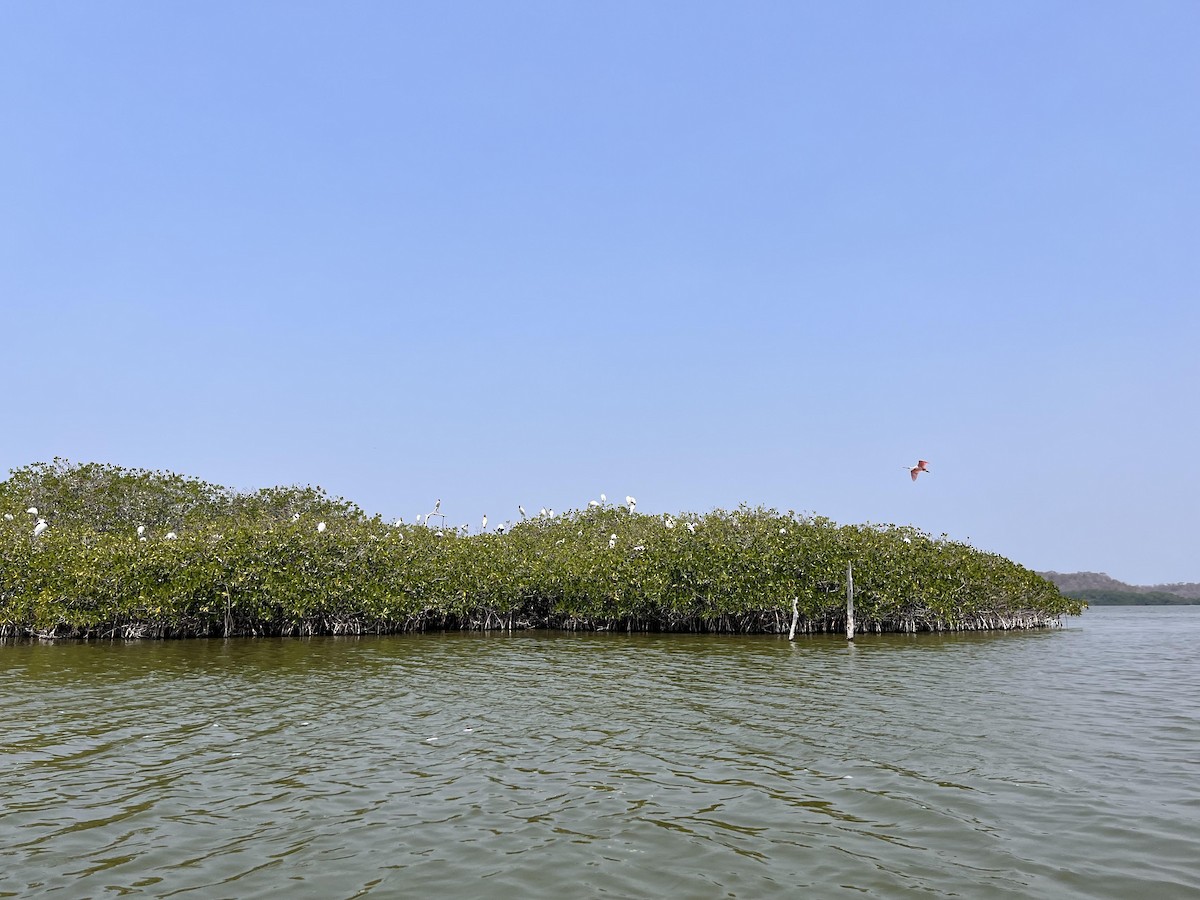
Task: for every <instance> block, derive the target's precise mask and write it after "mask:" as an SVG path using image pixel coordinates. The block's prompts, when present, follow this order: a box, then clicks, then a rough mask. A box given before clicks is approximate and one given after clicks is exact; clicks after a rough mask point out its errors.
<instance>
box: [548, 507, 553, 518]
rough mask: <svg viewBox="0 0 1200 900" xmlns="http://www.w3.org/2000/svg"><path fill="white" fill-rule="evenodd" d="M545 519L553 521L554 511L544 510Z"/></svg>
mask: <svg viewBox="0 0 1200 900" xmlns="http://www.w3.org/2000/svg"><path fill="white" fill-rule="evenodd" d="M546 518H547V519H553V518H554V510H552V509H548V510H546Z"/></svg>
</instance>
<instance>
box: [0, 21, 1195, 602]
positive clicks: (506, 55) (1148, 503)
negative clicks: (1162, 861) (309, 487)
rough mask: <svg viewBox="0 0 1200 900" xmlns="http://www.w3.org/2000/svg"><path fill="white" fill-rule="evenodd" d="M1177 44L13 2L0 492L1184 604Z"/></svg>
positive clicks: (2, 167) (975, 24)
mask: <svg viewBox="0 0 1200 900" xmlns="http://www.w3.org/2000/svg"><path fill="white" fill-rule="evenodd" d="M1197 46H1200V5H1197V4H1196V3H1194V2H1191V0H1186V2H1150V3H1145V4H1130V3H1105V2H1091V0H1089V2H1056V3H1042V2H1037V3H1034V2H1004V3H1000V2H994V3H970V4H967V3H948V2H936V3H935V2H915V3H908V4H888V3H882V2H873V3H853V2H847V3H840V2H839V3H832V2H830V3H796V2H778V3H775V2H749V3H711V2H686V3H684V2H647V0H638V2H605V3H582V2H581V3H567V2H557V0H556V2H519V0H515V2H503V3H501V2H454V0H439V2H408V3H382V2H359V3H352V4H351V3H332V2H329V3H304V2H286V3H283V2H279V3H273V2H253V3H243V2H236V3H234V2H204V3H169V4H168V3H150V2H110V3H104V4H98V3H82V2H75V3H64V2H53V0H51V2H39V3H36V4H17V3H11V4H5V5H3V6H0V121H2V122H3V123H4V129H3V134H4V138H3V140H0V313H2V317H0V323H2V324H3V348H4V357H5V361H4V370H5V383H6V388H7V389H6V391H5V410H6V415H5V426H6V427H5V428H4V429H3V430H2V431H0V470H2V471H7V470H9V469H12V468H15V467H18V466H22V465H25V464H28V463H31V462H35V461H40V460H47V459H50V458H52V457H54V456H62V457H66V458H68V459H71V460H73V461H77V462H84V461H103V462H109V463H115V464H118V465H124V466H131V467H145V468H165V469H171V470H174V471H177V472H183V473H186V474H190V475H195V476H198V477H201V478H205V479H207V480H210V481H214V482H218V483H221V484H226V485H230V486H233V487H237V488H257V487H263V486H268V485H273V484H293V483H299V484H310V483H311V484H319V485H321V486H323V487H325V488H326V489H327V490H329V491H331V492H333V493H335V494H338V495H341V496H345V497H347V498H349V499H352V500H354V501H355V502H357V503H359V504H360V505H361V506H362V507H363V508H365V509H366V510H367V511H368V512H373V513H374V512H378V513H382V514H384V515H386V516H389V517H392V516H403V517H405V518H406V519H410V520H411V518H412V517H413V516H414V515H416V514H417V513H419V512H424V511H428V510H429V509H430V508H431V507H432V505H433V502H434V501H435V500H436V499H437V498H439V497H440V498H442V501H443V503H442V506H443V509H444V510H445V511H446V512H447V513H448V514H449V515H450V518H451V520H452V521H454V522H469V523H471V524H472V525H473V526H474V527H476V528H477V526H478V522H479V518H480V516H481V515H482V514H483V513H487V514H488V516H489V520H490V521H491V523H493V524H494V523H496V522H499V521H502V520H504V519H506V518H515V517H516V506H517V504H518V503H523V504H524V505H525V506H526V507H527V508H539V507H541V506H551V507H554V508H555V509H559V510H562V509H566V508H569V507H579V506H583V505H585V504H586V503H587V501H588V500H589V499H592V498H593V497H596V496H598V495H599V494H600V493H601V492H602V491H603V492H606V493H607V495H608V496H609V498H623V497H624V496H625V495H626V494H633V495H634V496H636V497H637V498H638V501H639V510H642V511H647V512H663V511H670V512H677V511H688V510H690V511H705V510H708V509H712V508H714V507H726V508H728V507H732V506H735V505H737V504H738V503H739V502H742V501H745V502H748V503H750V504H764V505H767V506H772V507H775V508H777V509H780V510H787V509H794V510H796V511H798V512H800V511H803V512H814V513H818V514H821V515H826V516H829V517H831V518H833V519H835V520H837V521H839V522H865V521H871V522H879V523H889V522H894V523H904V524H913V525H916V526H919V527H921V528H924V529H926V530H928V531H930V532H932V533H934V534H942V533H945V534H948V535H949V536H951V537H953V538H956V539H959V540H965V541H969V542H970V543H972V544H973V545H975V546H978V547H981V548H983V549H986V550H990V551H995V552H998V553H1001V554H1004V555H1005V556H1009V557H1011V558H1013V559H1015V560H1016V561H1018V562H1021V563H1023V564H1025V565H1027V566H1030V567H1032V568H1036V569H1057V570H1059V571H1075V570H1091V571H1103V572H1107V573H1109V574H1110V575H1112V576H1113V577H1116V578H1120V579H1122V580H1125V581H1130V582H1135V583H1158V582H1169V581H1200V526H1198V524H1197V522H1198V518H1197V511H1198V510H1200V477H1198V475H1197V459H1198V457H1197V447H1198V446H1200V426H1198V425H1197V418H1198V417H1197V413H1196V410H1197V407H1198V406H1200V403H1198V399H1200V398H1198V394H1200V391H1198V388H1200V363H1198V362H1197V343H1198V341H1197V338H1200V253H1198V252H1197V249H1198V246H1200V241H1198V237H1200V166H1198V165H1197V160H1200V54H1197V53H1196V52H1195V48H1196V47H1197ZM918 457H923V458H926V459H928V460H929V461H930V469H931V474H930V475H929V476H927V477H926V476H922V478H921V479H920V481H919V482H918V483H916V484H913V483H912V482H911V481H910V480H909V478H908V475H907V474H906V473H905V472H904V470H903V468H902V466H903V465H904V464H906V463H912V462H915V461H916V459H917V458H918Z"/></svg>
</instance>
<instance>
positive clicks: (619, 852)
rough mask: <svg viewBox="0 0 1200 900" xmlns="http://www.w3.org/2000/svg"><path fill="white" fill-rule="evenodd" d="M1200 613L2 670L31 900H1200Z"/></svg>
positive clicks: (20, 859) (238, 651)
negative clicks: (944, 630)
mask: <svg viewBox="0 0 1200 900" xmlns="http://www.w3.org/2000/svg"><path fill="white" fill-rule="evenodd" d="M1198 637H1200V608H1195V607H1193V608H1182V609H1178V608H1177V609H1157V608H1155V609H1137V610H1133V609H1111V608H1109V609H1103V610H1092V611H1090V612H1088V613H1087V614H1086V616H1085V618H1084V619H1083V620H1082V621H1078V620H1076V621H1072V622H1070V623H1069V624H1068V627H1066V628H1064V629H1061V630H1054V631H1042V632H1029V633H1009V634H968V635H949V636H931V635H917V636H899V635H888V636H864V637H861V638H860V639H859V640H858V641H856V642H855V643H854V644H847V642H846V641H844V640H840V639H837V638H832V637H813V638H806V639H802V640H798V641H797V642H796V643H795V644H789V643H788V642H787V641H786V640H783V639H780V638H778V637H774V636H764V637H745V638H743V637H730V636H686V635H612V634H604V635H586V634H559V633H514V634H512V635H504V634H490V635H481V634H452V635H424V636H403V635H401V636H386V637H364V638H312V639H282V640H251V639H246V640H233V641H227V642H221V641H181V642H170V643H165V642H147V643H131V644H92V645H82V644H47V645H16V646H14V645H8V646H4V647H0V700H3V702H4V709H5V714H4V718H3V725H2V726H0V751H2V752H3V759H4V762H5V769H6V772H7V775H6V777H5V779H4V787H3V788H2V790H3V815H2V817H0V896H19V897H34V896H42V895H44V894H50V895H51V896H60V897H96V896H101V895H105V894H109V893H112V894H142V895H144V896H154V897H170V896H175V895H191V896H203V897H238V898H244V897H254V896H260V895H262V896H265V895H267V894H275V893H277V892H278V891H280V890H284V891H287V892H288V893H289V895H296V896H311V897H354V896H364V895H367V894H373V895H377V896H399V895H402V894H403V895H405V896H407V895H410V894H411V895H426V894H428V893H433V892H436V893H438V894H440V895H442V896H450V897H455V896H462V897H478V896H489V897H510V896H511V897H555V898H557V897H564V896H616V897H662V896H671V897H730V896H733V897H770V896H794V895H795V894H796V893H797V889H799V888H810V889H811V892H812V893H814V894H816V895H818V896H837V895H840V894H843V893H844V894H847V895H862V894H866V895H868V896H877V897H895V896H897V894H898V893H900V892H903V891H905V890H915V891H920V892H922V893H923V894H925V895H933V896H969V897H1031V896H1038V897H1057V896H1079V897H1128V896H1133V895H1135V894H1144V895H1146V896H1154V897H1185V896H1186V897H1196V896H1200V867H1197V866H1196V864H1195V859H1194V856H1195V835H1196V834H1200V778H1198V777H1197V776H1200V764H1198V763H1197V759H1200V754H1197V752H1196V748H1197V747H1198V746H1200V717H1198V715H1197V714H1198V712H1200V709H1198V706H1200V701H1198V700H1197V697H1198V696H1200V690H1198V689H1200V683H1198V675H1197V671H1196V667H1195V666H1194V664H1193V663H1192V659H1193V652H1194V647H1195V645H1196V640H1197V638H1198Z"/></svg>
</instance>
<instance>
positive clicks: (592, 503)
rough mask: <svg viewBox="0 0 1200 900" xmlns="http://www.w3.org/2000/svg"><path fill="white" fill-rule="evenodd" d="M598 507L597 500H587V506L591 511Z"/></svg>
mask: <svg viewBox="0 0 1200 900" xmlns="http://www.w3.org/2000/svg"><path fill="white" fill-rule="evenodd" d="M599 505H600V501H599V500H589V501H588V506H590V507H592V508H593V509H595V508H596V507H598V506H599Z"/></svg>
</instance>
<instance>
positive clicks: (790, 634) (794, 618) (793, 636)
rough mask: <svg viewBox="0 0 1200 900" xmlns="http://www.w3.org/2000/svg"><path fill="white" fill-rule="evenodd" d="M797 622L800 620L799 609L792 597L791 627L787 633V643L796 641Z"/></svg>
mask: <svg viewBox="0 0 1200 900" xmlns="http://www.w3.org/2000/svg"><path fill="white" fill-rule="evenodd" d="M799 620H800V607H799V605H798V604H797V603H796V598H795V597H793V598H792V627H791V630H790V631H788V640H789V641H794V640H795V639H796V623H797V622H798V621H799Z"/></svg>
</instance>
